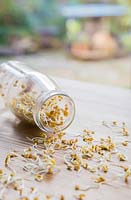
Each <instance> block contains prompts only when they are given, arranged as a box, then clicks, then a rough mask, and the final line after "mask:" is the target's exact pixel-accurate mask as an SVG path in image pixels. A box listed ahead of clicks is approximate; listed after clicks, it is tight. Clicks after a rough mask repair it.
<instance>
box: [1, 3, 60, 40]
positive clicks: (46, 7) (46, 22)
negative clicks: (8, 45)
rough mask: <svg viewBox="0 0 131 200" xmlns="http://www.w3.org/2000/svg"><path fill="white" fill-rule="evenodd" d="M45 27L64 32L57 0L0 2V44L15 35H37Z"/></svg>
mask: <svg viewBox="0 0 131 200" xmlns="http://www.w3.org/2000/svg"><path fill="white" fill-rule="evenodd" d="M44 27H46V28H48V27H53V28H54V29H56V32H58V33H59V35H62V33H63V32H64V28H63V27H64V22H63V19H62V17H61V16H60V14H59V10H58V4H57V0H37V1H36V0H28V1H25V0H21V1H20V0H19V1H17V0H0V43H5V42H8V38H9V37H11V36H13V35H16V36H24V35H27V34H30V33H31V34H34V35H36V34H38V32H39V31H40V30H42V29H43V28H44Z"/></svg>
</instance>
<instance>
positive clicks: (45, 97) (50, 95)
mask: <svg viewBox="0 0 131 200" xmlns="http://www.w3.org/2000/svg"><path fill="white" fill-rule="evenodd" d="M60 97H61V99H62V101H64V103H65V104H66V105H68V106H69V115H68V117H67V118H66V120H65V121H64V123H63V125H61V126H58V127H51V126H49V125H48V124H43V123H42V119H41V114H40V112H41V109H42V107H43V105H45V104H46V103H47V102H48V104H50V103H52V99H53V100H54V99H55V98H60ZM62 101H61V102H62ZM61 102H60V103H61ZM56 106H57V107H58V108H59V105H58V104H56ZM48 108H49V109H50V106H49V107H48ZM60 109H61V108H60ZM51 111H53V110H51ZM53 112H54V111H53ZM44 115H45V117H46V111H45V113H44ZM74 115H75V104H74V102H73V100H72V99H71V97H70V96H68V95H67V94H66V93H65V92H64V91H61V90H54V91H50V92H47V93H46V94H42V95H40V96H39V97H38V99H37V102H36V105H35V107H34V110H33V117H34V121H35V123H36V124H37V126H38V127H39V128H40V129H42V130H43V131H45V132H48V133H54V132H60V131H63V130H64V129H66V128H67V127H68V126H69V125H70V124H71V123H72V121H73V119H74Z"/></svg>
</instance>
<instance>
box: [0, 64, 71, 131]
mask: <svg viewBox="0 0 131 200" xmlns="http://www.w3.org/2000/svg"><path fill="white" fill-rule="evenodd" d="M0 92H1V96H2V97H3V98H4V102H5V105H6V106H7V107H8V108H9V109H10V110H11V111H12V112H13V113H14V114H15V115H16V116H17V117H18V118H20V119H21V120H23V121H26V122H29V123H32V124H36V125H37V126H38V127H39V128H40V129H41V130H43V131H45V132H50V133H54V132H59V131H62V130H64V129H65V128H67V127H68V126H69V125H70V124H71V123H72V121H73V119H74V115H75V105H74V102H73V100H72V99H71V97H70V96H68V95H67V94H66V93H65V92H64V91H62V90H61V89H60V88H59V87H58V86H57V84H56V83H55V82H54V81H53V80H52V79H50V78H49V77H48V76H46V75H44V74H41V73H39V72H36V71H34V70H32V69H29V68H27V67H26V66H25V65H24V64H22V63H20V62H17V61H9V62H6V63H3V64H1V65H0Z"/></svg>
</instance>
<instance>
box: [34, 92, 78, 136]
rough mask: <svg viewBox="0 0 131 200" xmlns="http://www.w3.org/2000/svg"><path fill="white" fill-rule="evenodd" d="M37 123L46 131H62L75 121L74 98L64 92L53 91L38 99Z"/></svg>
mask: <svg viewBox="0 0 131 200" xmlns="http://www.w3.org/2000/svg"><path fill="white" fill-rule="evenodd" d="M38 102H39V106H38V107H39V110H38V108H37V113H36V116H37V117H36V123H37V124H38V126H39V127H40V128H41V129H42V130H43V131H46V132H51V133H55V132H60V131H63V130H64V129H65V128H67V127H68V126H69V125H70V124H71V123H72V121H73V119H74V115H75V105H74V102H73V100H72V99H71V98H70V97H69V96H68V95H66V94H65V93H64V92H63V93H62V92H58V91H53V92H51V93H48V94H47V95H46V97H45V95H44V98H43V97H42V96H41V97H40V99H39V100H38Z"/></svg>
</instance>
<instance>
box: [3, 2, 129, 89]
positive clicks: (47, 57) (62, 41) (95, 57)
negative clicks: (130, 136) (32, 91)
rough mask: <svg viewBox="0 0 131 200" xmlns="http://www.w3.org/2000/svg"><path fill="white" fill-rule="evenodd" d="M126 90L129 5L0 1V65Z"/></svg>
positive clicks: (127, 77)
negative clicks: (19, 65) (22, 66)
mask: <svg viewBox="0 0 131 200" xmlns="http://www.w3.org/2000/svg"><path fill="white" fill-rule="evenodd" d="M12 59H15V60H19V61H22V62H25V63H27V64H29V65H30V66H31V67H32V68H34V69H36V70H38V71H40V72H43V73H45V74H48V75H51V76H56V77H60V78H66V79H74V80H80V81H87V82H91V83H99V84H104V85H112V86H119V87H125V88H131V0H28V1H27V0H0V63H1V62H3V61H5V60H12Z"/></svg>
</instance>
